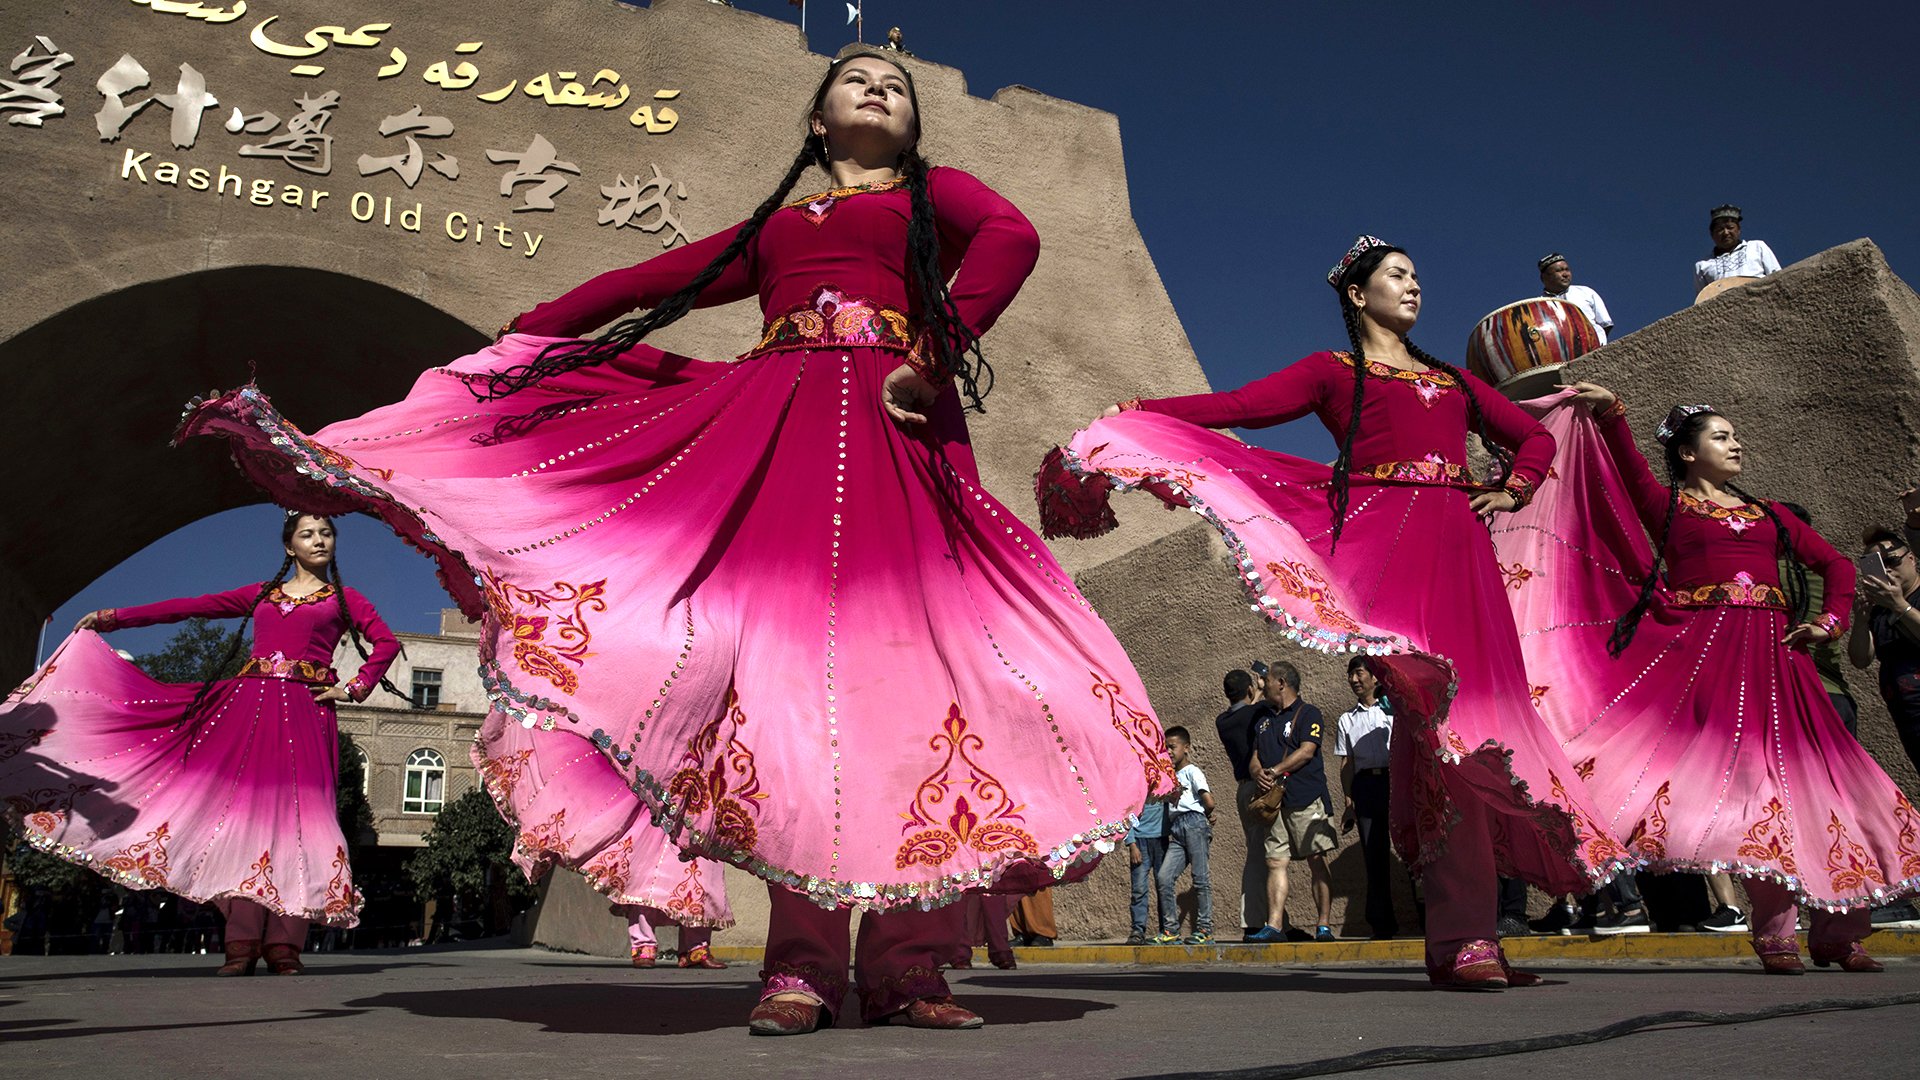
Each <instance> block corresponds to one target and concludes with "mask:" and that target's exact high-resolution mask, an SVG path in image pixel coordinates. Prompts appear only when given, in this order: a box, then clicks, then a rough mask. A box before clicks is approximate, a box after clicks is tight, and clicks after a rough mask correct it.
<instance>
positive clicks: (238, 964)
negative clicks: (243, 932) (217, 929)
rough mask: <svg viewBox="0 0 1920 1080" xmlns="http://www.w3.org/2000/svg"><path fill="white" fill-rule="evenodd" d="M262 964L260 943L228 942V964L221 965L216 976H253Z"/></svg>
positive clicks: (254, 941)
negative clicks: (254, 971)
mask: <svg viewBox="0 0 1920 1080" xmlns="http://www.w3.org/2000/svg"><path fill="white" fill-rule="evenodd" d="M259 964H260V941H259V939H257V938H256V939H254V940H252V941H232V940H229V941H228V942H227V962H226V963H224V964H221V965H220V968H219V970H217V971H215V972H214V974H215V975H251V974H253V969H254V968H255V967H258V966H259Z"/></svg>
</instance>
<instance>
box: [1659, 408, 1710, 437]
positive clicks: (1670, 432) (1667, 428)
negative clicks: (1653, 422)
mask: <svg viewBox="0 0 1920 1080" xmlns="http://www.w3.org/2000/svg"><path fill="white" fill-rule="evenodd" d="M1714 411H1715V409H1714V407H1713V406H1711V405H1675V406H1674V407H1673V408H1671V409H1668V410H1667V418H1666V419H1665V420H1662V421H1660V430H1658V431H1656V432H1654V433H1653V437H1654V438H1655V439H1658V440H1659V442H1660V445H1661V446H1665V445H1667V444H1668V443H1670V442H1672V441H1673V437H1674V435H1675V434H1676V433H1678V432H1679V430H1680V425H1681V424H1684V423H1686V422H1687V417H1689V416H1692V415H1693V414H1695V413H1703V412H1704V413H1710V412H1714Z"/></svg>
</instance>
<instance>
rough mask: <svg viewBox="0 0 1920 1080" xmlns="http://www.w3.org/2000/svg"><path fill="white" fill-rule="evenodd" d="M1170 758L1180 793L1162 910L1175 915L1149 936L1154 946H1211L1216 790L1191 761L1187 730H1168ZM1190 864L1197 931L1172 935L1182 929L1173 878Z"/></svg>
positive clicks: (1170, 828) (1171, 825) (1163, 868)
mask: <svg viewBox="0 0 1920 1080" xmlns="http://www.w3.org/2000/svg"><path fill="white" fill-rule="evenodd" d="M1167 758H1168V759H1169V760H1170V761H1172V762H1173V767H1174V770H1175V772H1174V779H1175V781H1177V782H1178V783H1179V785H1180V795H1179V797H1178V798H1177V799H1175V800H1174V803H1173V806H1172V808H1171V810H1172V812H1171V814H1170V815H1169V820H1168V822H1167V855H1166V861H1165V862H1163V863H1161V864H1160V910H1161V911H1163V912H1171V913H1174V916H1173V919H1172V921H1171V922H1170V923H1168V924H1166V926H1165V928H1164V929H1162V931H1161V932H1160V933H1159V934H1157V935H1155V936H1154V937H1153V938H1152V939H1151V940H1152V941H1153V943H1154V944H1156V945H1171V944H1173V943H1174V942H1176V941H1179V942H1181V943H1182V944H1186V945H1211V944H1213V885H1212V883H1211V882H1210V881H1209V880H1208V879H1207V848H1208V847H1209V845H1211V844H1212V842H1213V823H1212V819H1213V792H1212V791H1210V790H1209V789H1208V787H1207V774H1206V773H1204V772H1201V771H1200V766H1198V765H1195V764H1193V760H1192V758H1193V737H1192V736H1191V735H1188V734H1187V729H1186V728H1183V727H1170V728H1168V729H1167ZM1188 866H1191V867H1193V899H1194V905H1193V933H1191V934H1189V935H1188V936H1187V937H1185V938H1178V937H1176V936H1175V935H1174V933H1173V932H1174V931H1176V930H1178V929H1179V928H1180V917H1179V914H1178V912H1179V909H1178V908H1177V907H1175V906H1174V901H1173V891H1174V890H1173V886H1174V879H1176V878H1178V877H1179V876H1180V871H1182V870H1184V869H1186V868H1187V867H1188ZM1163 917H1164V916H1163Z"/></svg>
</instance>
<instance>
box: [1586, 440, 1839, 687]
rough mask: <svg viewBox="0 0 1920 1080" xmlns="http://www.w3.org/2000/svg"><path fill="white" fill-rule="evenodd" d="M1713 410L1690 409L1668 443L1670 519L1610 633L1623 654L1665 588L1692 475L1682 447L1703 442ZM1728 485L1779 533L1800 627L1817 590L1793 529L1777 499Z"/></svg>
mask: <svg viewBox="0 0 1920 1080" xmlns="http://www.w3.org/2000/svg"><path fill="white" fill-rule="evenodd" d="M1719 415H1720V414H1719V413H1716V412H1712V411H1710V410H1706V411H1701V412H1696V413H1691V414H1689V415H1688V416H1687V417H1686V419H1685V420H1683V421H1681V423H1680V425H1679V426H1678V427H1677V428H1676V429H1675V430H1674V433H1673V436H1672V437H1671V438H1669V439H1668V440H1667V444H1666V447H1665V450H1666V453H1665V455H1664V456H1665V458H1666V465H1667V518H1666V521H1665V522H1664V523H1662V525H1661V526H1660V535H1658V536H1656V537H1654V545H1653V568H1652V569H1651V570H1650V571H1648V573H1647V577H1646V580H1645V581H1643V582H1642V583H1641V585H1640V595H1639V596H1638V597H1636V598H1635V600H1634V603H1633V606H1632V607H1630V608H1628V609H1627V612H1626V614H1624V615H1622V616H1620V618H1619V619H1617V620H1616V621H1615V622H1614V624H1613V633H1612V634H1611V635H1610V636H1609V637H1608V638H1607V651H1608V652H1609V653H1611V654H1613V655H1614V656H1619V655H1620V654H1621V653H1622V652H1624V651H1625V650H1626V647H1627V646H1628V645H1629V644H1630V643H1631V642H1632V641H1633V633H1634V630H1635V629H1636V628H1638V627H1639V625H1640V620H1641V618H1642V617H1643V616H1645V615H1646V613H1647V610H1648V609H1649V608H1651V607H1652V606H1653V597H1654V593H1655V592H1656V591H1657V590H1658V589H1659V587H1660V580H1661V571H1662V570H1663V569H1664V567H1665V565H1666V550H1667V538H1668V537H1669V536H1671V535H1672V534H1673V518H1674V514H1675V513H1676V512H1677V511H1678V510H1679V507H1680V484H1681V481H1682V479H1683V478H1684V477H1685V476H1686V471H1687V469H1686V462H1685V461H1683V460H1682V459H1681V457H1680V451H1681V450H1682V449H1684V448H1686V447H1690V446H1693V445H1695V444H1696V443H1698V441H1699V439H1700V433H1701V432H1702V431H1703V430H1705V429H1706V426H1707V421H1709V420H1711V419H1713V418H1715V417H1717V416H1719ZM1726 487H1727V490H1728V491H1731V492H1733V493H1734V494H1735V495H1738V496H1740V499H1741V501H1742V502H1743V503H1745V504H1746V505H1748V506H1753V507H1757V508H1759V510H1760V512H1761V513H1764V514H1765V515H1767V520H1769V521H1771V522H1773V529H1774V535H1776V536H1778V537H1779V541H1778V552H1777V553H1778V554H1779V556H1780V557H1781V558H1782V559H1783V560H1784V561H1785V563H1786V567H1787V572H1786V574H1785V578H1784V580H1783V581H1782V582H1781V584H1782V585H1784V586H1785V589H1784V591H1785V592H1786V594H1787V606H1788V608H1789V611H1788V613H1787V614H1788V620H1789V622H1788V625H1790V626H1798V625H1800V624H1801V623H1803V622H1805V621H1806V619H1807V606H1808V602H1809V599H1810V598H1811V596H1812V595H1813V593H1812V590H1811V589H1810V588H1809V587H1808V583H1807V567H1806V564H1805V563H1803V562H1801V561H1800V554H1799V552H1798V551H1796V550H1795V549H1794V546H1793V537H1792V536H1791V535H1790V534H1789V533H1788V532H1787V526H1786V523H1785V522H1783V521H1781V520H1780V515H1779V514H1778V513H1776V512H1775V511H1774V509H1773V504H1772V503H1769V502H1767V501H1766V500H1765V499H1757V498H1755V497H1754V496H1752V495H1749V494H1748V493H1747V492H1746V491H1745V490H1744V489H1742V488H1740V487H1739V486H1737V485H1735V484H1731V483H1730V484H1728V485H1726Z"/></svg>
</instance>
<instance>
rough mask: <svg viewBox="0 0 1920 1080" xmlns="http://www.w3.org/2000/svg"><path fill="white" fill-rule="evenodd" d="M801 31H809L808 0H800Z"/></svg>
mask: <svg viewBox="0 0 1920 1080" xmlns="http://www.w3.org/2000/svg"><path fill="white" fill-rule="evenodd" d="M800 32H801V33H802V34H804V33H806V32H807V0H800Z"/></svg>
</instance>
